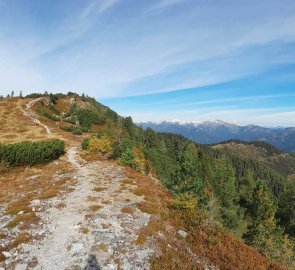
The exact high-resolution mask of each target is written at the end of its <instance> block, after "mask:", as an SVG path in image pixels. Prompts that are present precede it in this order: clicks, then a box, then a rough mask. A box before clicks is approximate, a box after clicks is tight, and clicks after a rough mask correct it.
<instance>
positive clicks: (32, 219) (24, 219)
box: [6, 212, 40, 229]
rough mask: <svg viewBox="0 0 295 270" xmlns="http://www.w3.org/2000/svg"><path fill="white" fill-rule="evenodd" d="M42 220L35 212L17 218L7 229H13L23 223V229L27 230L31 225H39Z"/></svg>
mask: <svg viewBox="0 0 295 270" xmlns="http://www.w3.org/2000/svg"><path fill="white" fill-rule="evenodd" d="M39 220H40V218H38V217H37V216H36V214H35V213H34V212H30V213H27V214H23V215H18V216H16V217H15V218H14V219H13V220H12V221H10V222H9V223H8V224H7V225H6V227H7V228H9V229H12V228H14V227H16V226H17V225H18V224H20V223H21V227H22V228H27V227H28V225H29V224H33V223H37V222H38V221H39Z"/></svg>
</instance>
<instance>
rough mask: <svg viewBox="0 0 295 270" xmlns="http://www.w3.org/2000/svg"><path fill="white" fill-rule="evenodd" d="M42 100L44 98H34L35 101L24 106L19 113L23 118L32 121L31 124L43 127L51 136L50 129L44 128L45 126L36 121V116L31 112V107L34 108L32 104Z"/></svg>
mask: <svg viewBox="0 0 295 270" xmlns="http://www.w3.org/2000/svg"><path fill="white" fill-rule="evenodd" d="M42 99H44V98H36V99H34V100H32V101H30V102H28V103H27V104H26V108H24V109H22V110H21V111H22V113H23V114H24V116H26V117H28V118H30V119H31V120H32V121H33V123H35V124H36V125H39V126H42V127H44V128H45V130H46V132H47V134H51V130H50V128H49V127H48V126H46V125H45V124H43V123H42V122H41V121H40V120H38V119H37V118H38V117H37V114H36V113H35V112H34V111H33V110H32V107H33V106H34V104H35V103H36V102H38V101H40V100H42Z"/></svg>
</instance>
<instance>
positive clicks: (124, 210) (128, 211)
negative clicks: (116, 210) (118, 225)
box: [121, 206, 134, 214]
mask: <svg viewBox="0 0 295 270" xmlns="http://www.w3.org/2000/svg"><path fill="white" fill-rule="evenodd" d="M121 213H124V214H133V213H134V209H133V208H131V207H127V206H126V207H123V208H122V209H121Z"/></svg>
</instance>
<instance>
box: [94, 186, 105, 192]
mask: <svg viewBox="0 0 295 270" xmlns="http://www.w3.org/2000/svg"><path fill="white" fill-rule="evenodd" d="M93 190H94V191H95V192H102V191H104V190H106V188H105V187H95V188H94V189H93Z"/></svg>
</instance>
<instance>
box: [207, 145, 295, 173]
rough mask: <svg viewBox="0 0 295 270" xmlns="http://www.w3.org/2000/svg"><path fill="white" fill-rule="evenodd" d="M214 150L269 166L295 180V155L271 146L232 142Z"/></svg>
mask: <svg viewBox="0 0 295 270" xmlns="http://www.w3.org/2000/svg"><path fill="white" fill-rule="evenodd" d="M212 148H214V149H223V151H226V152H229V153H231V154H234V155H236V156H239V157H246V158H249V159H253V160H257V161H260V162H263V163H265V164H267V165H268V166H269V167H270V168H273V169H274V170H276V171H277V172H279V173H280V174H281V175H283V176H286V177H289V178H294V175H295V155H294V154H289V153H285V152H283V151H281V150H279V149H278V148H276V147H274V146H272V145H271V144H268V143H265V142H260V141H253V142H244V141H238V140H230V141H225V142H221V143H218V144H214V145H212Z"/></svg>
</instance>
